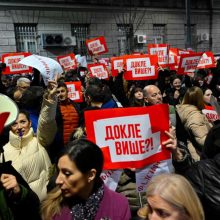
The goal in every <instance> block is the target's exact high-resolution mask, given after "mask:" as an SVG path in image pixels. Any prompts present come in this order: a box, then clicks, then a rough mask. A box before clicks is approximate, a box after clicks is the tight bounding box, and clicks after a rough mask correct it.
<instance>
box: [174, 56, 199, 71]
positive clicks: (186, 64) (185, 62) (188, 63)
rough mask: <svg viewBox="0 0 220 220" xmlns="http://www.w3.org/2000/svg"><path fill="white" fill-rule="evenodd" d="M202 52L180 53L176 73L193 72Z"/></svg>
mask: <svg viewBox="0 0 220 220" xmlns="http://www.w3.org/2000/svg"><path fill="white" fill-rule="evenodd" d="M201 56H202V53H192V54H182V55H181V56H180V62H179V67H178V70H177V74H187V73H193V72H194V71H195V70H196V68H197V66H198V64H199V61H200V58H201Z"/></svg>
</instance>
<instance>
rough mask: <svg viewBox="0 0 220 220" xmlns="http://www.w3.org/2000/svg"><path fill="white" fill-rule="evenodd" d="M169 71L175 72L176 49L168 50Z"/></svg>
mask: <svg viewBox="0 0 220 220" xmlns="http://www.w3.org/2000/svg"><path fill="white" fill-rule="evenodd" d="M168 66H169V68H170V70H176V68H178V48H170V49H169V64H168Z"/></svg>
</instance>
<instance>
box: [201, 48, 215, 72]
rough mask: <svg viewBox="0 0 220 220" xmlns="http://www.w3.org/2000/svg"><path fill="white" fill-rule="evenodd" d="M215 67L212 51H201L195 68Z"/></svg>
mask: <svg viewBox="0 0 220 220" xmlns="http://www.w3.org/2000/svg"><path fill="white" fill-rule="evenodd" d="M213 67H216V63H215V58H214V55H213V53H212V52H210V51H209V52H205V53H203V55H202V57H201V59H200V61H199V64H198V66H197V69H205V68H213Z"/></svg>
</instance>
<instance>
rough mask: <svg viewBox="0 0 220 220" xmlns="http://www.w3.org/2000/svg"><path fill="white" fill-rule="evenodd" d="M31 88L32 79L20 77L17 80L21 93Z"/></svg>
mask: <svg viewBox="0 0 220 220" xmlns="http://www.w3.org/2000/svg"><path fill="white" fill-rule="evenodd" d="M30 86H31V81H30V79H28V78H26V77H20V78H19V79H18V80H17V88H18V89H19V90H20V91H21V92H24V91H25V90H26V89H27V88H29V87H30Z"/></svg>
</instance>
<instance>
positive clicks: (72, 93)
mask: <svg viewBox="0 0 220 220" xmlns="http://www.w3.org/2000/svg"><path fill="white" fill-rule="evenodd" d="M65 84H66V85H67V88H68V98H69V99H71V100H73V101H74V102H83V93H82V83H81V81H77V82H65Z"/></svg>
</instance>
